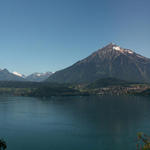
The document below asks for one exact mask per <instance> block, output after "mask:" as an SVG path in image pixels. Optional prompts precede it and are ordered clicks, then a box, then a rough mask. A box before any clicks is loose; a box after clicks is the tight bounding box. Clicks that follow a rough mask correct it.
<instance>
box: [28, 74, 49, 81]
mask: <svg viewBox="0 0 150 150" xmlns="http://www.w3.org/2000/svg"><path fill="white" fill-rule="evenodd" d="M51 75H52V72H46V73H33V74H31V75H29V76H27V77H25V79H26V80H27V81H32V82H42V81H44V80H46V79H48V77H50V76H51Z"/></svg>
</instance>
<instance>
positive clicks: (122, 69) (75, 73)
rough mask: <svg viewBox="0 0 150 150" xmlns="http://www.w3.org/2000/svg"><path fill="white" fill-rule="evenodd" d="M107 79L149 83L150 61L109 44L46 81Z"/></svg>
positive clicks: (70, 81) (65, 81)
mask: <svg viewBox="0 0 150 150" xmlns="http://www.w3.org/2000/svg"><path fill="white" fill-rule="evenodd" d="M109 77H110V78H118V79H121V80H126V81H130V82H150V59H149V58H146V57H143V56H141V55H139V54H137V53H135V52H134V51H132V50H130V49H124V48H121V47H120V46H118V45H116V44H112V43H110V44H108V45H107V46H105V47H103V48H101V49H99V50H98V51H96V52H94V53H92V54H91V55H90V56H88V57H87V58H85V59H83V60H81V61H78V62H77V63H75V64H73V65H72V66H70V67H68V68H66V69H63V70H60V71H57V72H56V73H54V74H53V75H51V76H50V77H49V78H48V80H47V81H49V82H58V83H87V82H93V81H95V80H98V79H102V78H109Z"/></svg>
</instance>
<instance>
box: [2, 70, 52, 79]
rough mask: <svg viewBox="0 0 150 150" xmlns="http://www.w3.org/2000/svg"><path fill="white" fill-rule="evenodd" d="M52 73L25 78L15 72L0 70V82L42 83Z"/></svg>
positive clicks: (34, 74)
mask: <svg viewBox="0 0 150 150" xmlns="http://www.w3.org/2000/svg"><path fill="white" fill-rule="evenodd" d="M50 75H52V72H46V73H33V74H31V75H29V76H25V75H23V74H20V73H18V72H16V71H14V72H10V71H8V70H7V69H0V81H32V82H42V81H44V80H46V79H47V78H48V77H49V76H50Z"/></svg>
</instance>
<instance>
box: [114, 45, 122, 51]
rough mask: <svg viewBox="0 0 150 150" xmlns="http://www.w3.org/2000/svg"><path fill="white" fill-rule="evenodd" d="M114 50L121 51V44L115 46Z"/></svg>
mask: <svg viewBox="0 0 150 150" xmlns="http://www.w3.org/2000/svg"><path fill="white" fill-rule="evenodd" d="M113 50H116V51H120V50H121V48H120V47H119V46H113Z"/></svg>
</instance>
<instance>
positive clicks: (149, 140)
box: [136, 132, 150, 150]
mask: <svg viewBox="0 0 150 150" xmlns="http://www.w3.org/2000/svg"><path fill="white" fill-rule="evenodd" d="M136 146H137V150H150V137H149V136H148V135H146V134H144V133H142V132H140V133H138V135H137V145H136Z"/></svg>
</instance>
